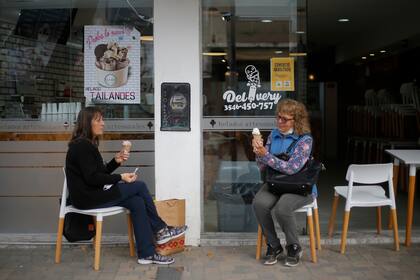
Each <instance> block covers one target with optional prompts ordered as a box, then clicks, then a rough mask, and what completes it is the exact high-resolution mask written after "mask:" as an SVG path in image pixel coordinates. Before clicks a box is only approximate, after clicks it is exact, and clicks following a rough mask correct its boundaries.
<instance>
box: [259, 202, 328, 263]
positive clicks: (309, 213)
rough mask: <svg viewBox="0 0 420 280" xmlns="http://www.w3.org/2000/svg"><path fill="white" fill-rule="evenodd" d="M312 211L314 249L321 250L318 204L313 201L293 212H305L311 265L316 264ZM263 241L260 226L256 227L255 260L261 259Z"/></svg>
mask: <svg viewBox="0 0 420 280" xmlns="http://www.w3.org/2000/svg"><path fill="white" fill-rule="evenodd" d="M312 210H313V212H314V215H313V216H314V219H315V233H316V247H317V249H318V250H321V232H320V229H319V213H318V203H317V200H316V199H314V202H312V203H311V204H308V205H305V206H303V207H302V208H299V209H297V210H296V211H295V212H306V217H307V220H308V228H309V245H310V249H311V259H312V262H313V263H316V262H317V261H318V260H317V256H316V251H315V235H314V222H313V220H312ZM263 239H265V238H264V236H263V234H262V229H261V226H260V225H258V236H257V250H256V253H255V258H256V259H257V260H259V259H260V258H261V250H262V245H263V244H265V243H266V242H265V240H263Z"/></svg>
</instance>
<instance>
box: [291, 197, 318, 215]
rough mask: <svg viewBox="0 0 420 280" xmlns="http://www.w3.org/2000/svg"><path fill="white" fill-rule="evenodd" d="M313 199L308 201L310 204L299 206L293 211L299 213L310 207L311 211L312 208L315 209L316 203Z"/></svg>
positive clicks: (306, 210)
mask: <svg viewBox="0 0 420 280" xmlns="http://www.w3.org/2000/svg"><path fill="white" fill-rule="evenodd" d="M315 201H316V200H315ZM315 201H314V202H312V203H310V204H307V205H305V206H303V207H301V208H299V209H297V210H295V212H299V213H301V212H308V209H310V210H311V211H312V209H313V208H315V209H317V208H318V205H316V204H315Z"/></svg>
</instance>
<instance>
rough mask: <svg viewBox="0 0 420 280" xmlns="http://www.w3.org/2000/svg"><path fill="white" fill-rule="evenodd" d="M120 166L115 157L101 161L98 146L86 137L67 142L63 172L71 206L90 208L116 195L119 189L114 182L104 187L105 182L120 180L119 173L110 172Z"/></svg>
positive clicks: (118, 194)
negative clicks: (105, 161) (106, 161)
mask: <svg viewBox="0 0 420 280" xmlns="http://www.w3.org/2000/svg"><path fill="white" fill-rule="evenodd" d="M119 166H120V165H119V164H118V163H117V162H116V161H115V159H112V160H111V161H110V162H108V163H107V164H104V161H103V159H102V156H101V154H100V153H99V150H98V148H97V147H96V146H95V145H94V144H93V143H92V142H90V141H89V140H87V139H80V140H76V141H73V142H72V143H70V144H69V149H68V151H67V156H66V176H67V187H68V190H69V196H70V200H71V202H72V204H73V206H75V207H77V208H80V209H91V208H96V207H97V206H99V205H101V204H104V203H107V202H111V201H115V200H117V199H119V198H120V197H121V193H120V191H119V189H118V188H116V187H115V186H114V187H112V188H110V189H108V190H104V189H103V187H104V185H108V184H115V183H117V182H118V181H120V180H121V175H120V174H111V173H112V172H113V171H114V170H115V169H117V168H118V167H119Z"/></svg>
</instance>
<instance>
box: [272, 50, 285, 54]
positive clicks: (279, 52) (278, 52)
mask: <svg viewBox="0 0 420 280" xmlns="http://www.w3.org/2000/svg"><path fill="white" fill-rule="evenodd" d="M274 53H277V54H281V53H283V51H275V52H274Z"/></svg>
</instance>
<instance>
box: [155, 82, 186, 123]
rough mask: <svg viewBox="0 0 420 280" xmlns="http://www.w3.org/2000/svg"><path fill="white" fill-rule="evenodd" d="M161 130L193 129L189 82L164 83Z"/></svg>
mask: <svg viewBox="0 0 420 280" xmlns="http://www.w3.org/2000/svg"><path fill="white" fill-rule="evenodd" d="M160 102H161V125H160V130H161V131H191V117H190V116H191V87H190V84H188V83H162V85H161V99H160Z"/></svg>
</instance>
